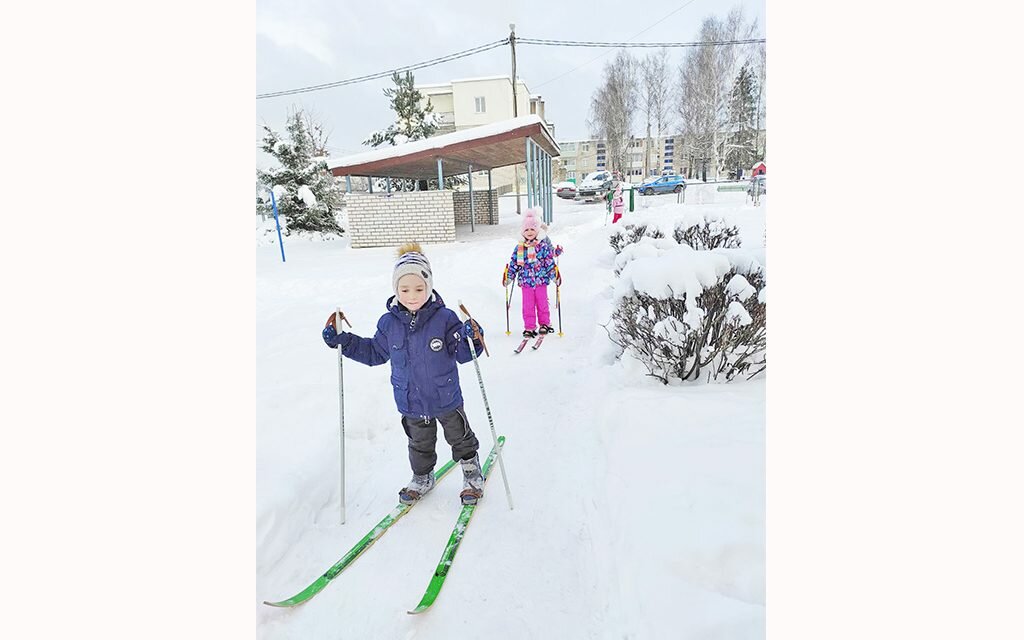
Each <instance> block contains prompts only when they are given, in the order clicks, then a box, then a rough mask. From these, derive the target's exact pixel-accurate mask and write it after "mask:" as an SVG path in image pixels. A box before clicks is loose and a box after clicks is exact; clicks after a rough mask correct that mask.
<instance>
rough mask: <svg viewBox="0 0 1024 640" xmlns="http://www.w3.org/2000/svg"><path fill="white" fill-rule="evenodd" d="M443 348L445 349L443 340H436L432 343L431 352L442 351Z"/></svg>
mask: <svg viewBox="0 0 1024 640" xmlns="http://www.w3.org/2000/svg"><path fill="white" fill-rule="evenodd" d="M442 347H444V342H442V341H441V338H434V339H432V340H431V341H430V350H431V351H440V350H441V348H442Z"/></svg>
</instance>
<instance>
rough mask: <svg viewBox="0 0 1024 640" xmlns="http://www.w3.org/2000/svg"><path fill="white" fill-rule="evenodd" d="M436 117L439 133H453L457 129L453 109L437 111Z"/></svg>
mask: <svg viewBox="0 0 1024 640" xmlns="http://www.w3.org/2000/svg"><path fill="white" fill-rule="evenodd" d="M434 118H435V119H436V121H437V133H435V134H434V135H438V134H442V133H451V132H453V131H455V113H454V112H453V111H435V112H434Z"/></svg>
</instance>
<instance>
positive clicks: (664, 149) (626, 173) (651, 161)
mask: <svg viewBox="0 0 1024 640" xmlns="http://www.w3.org/2000/svg"><path fill="white" fill-rule="evenodd" d="M677 141H679V142H681V141H682V138H681V137H680V136H678V135H667V136H660V137H652V138H651V147H650V149H649V150H648V161H647V176H645V175H644V149H645V146H646V140H645V139H643V138H640V139H635V140H633V141H631V142H630V143H629V147H628V149H627V150H626V168H625V169H624V170H623V176H622V177H623V179H624V180H628V181H629V182H636V183H640V182H643V181H644V179H645V178H646V177H648V176H657V175H661V174H662V173H663V172H664V171H670V172H673V173H678V172H680V171H681V170H682V169H683V166H684V164H685V163H684V162H683V158H682V157H681V156H680V155H678V154H677V153H676V143H677ZM558 146H559V147H560V148H561V149H562V156H561V157H560V158H556V164H555V176H554V179H555V181H558V182H561V181H570V182H578V181H580V180H582V179H583V177H584V176H586V175H587V174H588V173H590V172H592V171H601V170H604V169H607V168H610V162H609V160H608V153H607V150H608V149H607V145H606V144H605V142H604V141H603V140H596V139H590V140H569V141H565V142H559V143H558Z"/></svg>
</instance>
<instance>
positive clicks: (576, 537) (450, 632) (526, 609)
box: [254, 185, 767, 639]
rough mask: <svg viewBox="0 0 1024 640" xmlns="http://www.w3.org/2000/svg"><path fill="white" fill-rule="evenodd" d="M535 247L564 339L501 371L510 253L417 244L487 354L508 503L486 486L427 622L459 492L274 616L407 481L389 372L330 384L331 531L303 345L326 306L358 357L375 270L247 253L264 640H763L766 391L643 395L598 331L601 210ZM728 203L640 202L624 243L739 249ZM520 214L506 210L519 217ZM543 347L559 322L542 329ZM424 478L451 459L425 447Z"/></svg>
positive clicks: (498, 241)
mask: <svg viewBox="0 0 1024 640" xmlns="http://www.w3.org/2000/svg"><path fill="white" fill-rule="evenodd" d="M554 202H555V214H554V215H555V223H554V224H553V225H552V227H551V229H550V231H549V233H550V235H551V236H552V239H553V240H554V241H555V242H556V243H558V244H561V245H563V246H564V247H565V253H564V255H563V256H562V257H561V258H560V261H559V263H560V269H561V271H562V275H563V278H564V282H563V287H562V291H561V294H562V317H561V324H562V329H563V331H564V333H565V335H564V336H563V337H561V338H559V337H557V336H551V337H550V338H549V339H547V340H546V341H545V343H544V346H543V347H541V349H540V350H538V351H536V352H531V351H530V350H526V352H524V353H523V354H520V355H513V354H512V349H513V347H514V346H515V345H516V344H518V342H519V338H518V335H519V333H520V332H521V331H522V319H521V315H520V313H519V292H518V291H517V292H516V294H515V297H514V299H513V304H512V308H511V313H510V316H511V330H512V335H511V336H506V335H505V308H504V303H505V299H504V291H503V289H502V287H501V273H502V269H503V266H504V264H505V262H506V261H507V260H508V257H509V255H510V253H511V251H512V248H513V245H514V243H515V242H516V238H517V237H518V230H519V227H518V225H519V220H520V218H519V217H518V216H517V215H516V213H515V204H514V202H513V201H512V200H511V199H509V198H502V199H501V204H500V213H501V216H500V219H501V224H500V225H498V226H494V227H488V226H483V225H478V226H477V227H476V232H471V231H470V229H469V227H468V226H465V227H462V226H460V227H459V228H458V230H457V235H458V240H457V241H456V242H454V243H449V244H443V245H426V246H425V251H426V254H427V256H428V258H429V259H430V261H431V264H432V267H433V272H434V283H435V287H436V289H437V291H438V292H439V293H440V294H441V295H442V297H443V298H444V299H445V300H446V302H447V304H448V305H449V306H450V307H455V306H456V305H457V303H458V301H459V300H462V301H463V302H464V303H465V304H466V306H467V307H468V308H469V309H470V310H471V311H472V312H473V314H474V316H476V317H477V318H478V320H479V321H480V322H481V324H482V325H483V326H484V329H485V330H486V332H487V335H486V337H487V344H488V347H489V349H490V354H491V355H490V357H489V358H483V359H482V360H481V362H480V365H481V369H482V374H483V379H484V383H485V385H486V388H487V398H488V400H489V403H490V408H491V411H492V414H493V417H494V422H495V426H496V429H497V431H498V433H499V434H503V435H505V436H506V437H507V438H508V441H507V443H506V446H505V449H504V455H505V465H506V468H507V470H508V481H509V485H510V487H511V491H512V496H513V498H514V502H515V509H514V510H512V511H510V510H509V508H508V505H507V503H506V499H505V496H504V495H503V494H504V490H503V487H502V482H501V478H500V477H499V476H498V473H499V472H498V471H497V470H495V476H494V477H493V478H492V479H491V481H490V482H489V483H488V490H487V496H486V498H485V499H484V500H483V501H482V502H481V505H480V507H479V508H478V509H477V510H476V514H475V516H474V518H473V521H472V524H471V526H470V528H469V531H468V532H467V535H466V538H465V540H464V542H463V544H462V546H461V547H460V549H459V552H458V555H457V557H456V559H455V563H454V565H453V567H452V570H451V573H450V574H449V575H448V579H447V582H446V584H445V586H444V589H443V591H442V592H441V595H440V597H439V598H438V600H437V602H436V604H435V605H434V607H433V608H432V609H431V610H430V611H428V612H426V613H425V614H423V615H420V616H408V615H406V614H405V611H406V610H408V609H410V608H412V607H413V606H415V604H416V603H417V602H418V600H419V598H420V596H421V595H422V593H423V590H424V589H425V587H426V585H427V582H428V581H429V579H430V577H431V575H432V572H433V570H434V567H435V565H436V563H437V561H438V559H439V558H440V556H441V552H442V550H443V549H444V546H445V542H446V540H447V538H448V535H449V534H450V532H451V529H452V527H453V526H454V524H455V519H456V517H457V514H458V511H459V499H458V493H459V491H460V489H461V478H460V477H459V476H460V475H461V474H459V473H458V470H457V469H456V471H455V472H453V473H452V474H451V475H450V476H449V477H448V478H446V479H444V480H443V481H441V483H439V484H438V486H437V488H436V489H435V490H434V492H432V493H431V494H429V495H428V496H427V497H426V498H425V499H424V500H423V502H422V503H421V504H419V505H417V506H416V508H415V509H413V510H412V512H411V513H410V514H409V515H408V516H407V517H406V518H404V519H403V520H402V521H401V522H399V523H398V524H397V525H395V526H394V527H393V528H392V529H391V530H390V531H389V532H388V533H386V535H384V537H382V538H381V539H380V540H379V541H378V542H377V543H376V545H375V546H374V547H373V548H371V549H370V550H369V551H368V552H367V553H366V554H365V555H364V556H363V557H361V558H359V559H358V560H357V561H356V562H355V563H354V564H353V565H351V566H350V567H349V568H348V569H347V570H346V571H345V572H344V573H342V574H341V575H340V576H339V577H338V578H336V579H335V580H334V581H333V582H332V583H331V584H330V585H328V587H327V588H326V589H324V591H323V592H321V593H320V594H319V595H317V596H316V597H315V598H313V599H312V600H311V601H309V602H307V603H305V604H304V605H301V606H299V607H297V608H294V609H275V608H271V607H267V606H265V605H263V604H261V601H262V600H264V599H269V600H276V599H282V598H285V597H288V596H291V595H293V594H295V593H297V592H298V591H299V590H301V589H302V588H304V587H305V586H307V585H308V584H309V583H310V582H312V581H313V580H314V579H315V578H317V577H318V576H319V575H321V574H322V573H323V572H324V570H326V569H327V568H328V567H330V566H331V565H332V564H334V563H335V562H336V561H337V560H338V559H339V558H340V557H341V556H342V555H343V554H344V553H345V551H347V550H348V549H349V548H350V547H351V546H352V545H353V544H354V543H355V542H356V541H358V540H359V539H360V538H362V537H363V535H365V534H366V533H367V531H369V530H370V528H371V527H372V526H373V525H374V524H376V523H377V521H378V520H380V519H381V518H382V517H383V516H384V515H385V514H386V513H387V512H388V511H390V510H391V509H392V508H393V507H394V506H395V504H396V503H397V491H398V489H399V488H400V487H401V486H402V485H403V484H404V483H405V482H406V481H407V480H408V479H409V475H410V470H409V466H408V459H407V454H406V440H405V434H404V433H403V431H402V427H401V424H400V423H399V419H398V414H397V412H396V410H395V407H394V402H393V400H392V394H391V389H390V383H389V369H390V368H389V367H388V366H387V365H385V366H381V367H373V368H370V367H366V366H363V365H361V364H358V363H356V362H353V361H351V360H346V361H345V364H344V373H345V406H346V423H345V426H346V433H347V439H346V467H347V474H346V477H347V491H346V494H347V496H346V501H347V522H346V524H344V525H340V524H339V486H338V484H339V482H338V474H339V470H338V466H339V463H338V457H339V455H338V453H339V452H338V431H339V425H338V377H337V359H336V355H335V353H336V352H335V351H333V350H330V349H327V348H326V347H325V346H324V344H323V342H322V340H321V338H320V330H321V329H322V328H323V324H324V321H325V320H326V317H327V316H328V314H329V313H330V312H331V311H332V310H333V309H334V308H335V307H336V306H339V305H340V306H341V307H342V308H343V309H344V310H345V312H346V315H347V316H348V317H349V319H350V320H351V321H352V323H353V325H354V329H353V331H355V332H356V333H358V334H360V335H372V333H373V330H374V327H375V325H376V321H377V319H378V318H379V317H380V315H381V314H382V313H383V312H384V310H385V309H384V302H385V300H386V299H387V297H388V296H389V295H390V293H391V292H390V288H391V269H392V264H393V262H394V258H395V256H394V248H380V249H351V248H349V246H348V240H347V239H345V238H343V239H341V240H335V241H331V242H311V241H308V240H299V239H289V238H285V252H286V256H287V262H286V263H282V262H281V255H280V250H279V248H278V246H277V245H276V235H275V236H273V238H272V240H273V241H272V242H268V241H266V240H263V241H260V240H259V238H261V237H264V236H263V234H262V233H261V232H259V231H258V232H257V237H258V243H257V244H258V245H259V246H257V248H256V275H257V279H256V282H257V287H256V289H257V294H256V318H257V321H256V322H257V327H256V335H257V338H256V345H255V346H256V364H257V370H256V374H257V383H256V384H257V386H256V390H255V391H256V416H257V423H256V451H257V466H256V484H257V505H256V591H257V593H256V594H255V601H254V606H255V608H256V615H257V616H258V629H259V631H260V637H262V638H274V639H278V638H302V639H308V638H327V637H339V636H344V637H352V638H413V637H419V638H440V637H467V636H466V633H467V632H470V635H469V636H468V637H475V636H474V634H473V632H472V631H471V630H472V629H476V630H478V631H479V635H480V637H483V636H486V637H491V638H516V639H518V638H662V637H673V638H677V637H679V638H729V639H738V638H762V637H763V636H764V630H765V551H764V544H765V533H764V524H765V482H764V476H765V447H764V423H765V414H764V411H765V381H764V379H763V378H762V379H760V380H757V381H753V382H734V383H730V384H711V385H706V384H701V385H669V386H664V385H662V384H661V383H660V382H659V381H657V380H655V379H654V378H651V377H649V376H646V375H645V373H646V370H645V369H644V367H643V366H642V365H641V364H640V363H639V362H636V361H634V360H632V359H630V358H628V357H627V358H624V359H622V360H616V359H615V355H616V353H617V348H616V347H615V346H614V345H613V344H612V343H611V342H610V341H609V340H608V337H607V334H606V331H605V329H604V328H603V327H602V325H603V324H607V323H608V322H609V315H610V312H611V309H612V288H613V284H614V279H615V277H614V275H613V273H612V268H613V262H614V254H613V251H612V249H611V248H610V247H609V245H608V235H609V233H610V232H611V230H612V229H613V227H612V225H611V224H610V221H609V223H608V224H607V225H606V224H605V209H604V206H603V205H602V204H601V203H596V204H580V203H576V202H573V201H565V200H560V199H558V198H555V199H554ZM766 202H767V197H763V198H762V200H761V206H759V207H753V206H750V205H749V204H748V202H747V200H746V197H745V194H744V193H743V192H718V191H717V189H715V188H714V187H713V186H712V185H694V188H693V189H692V190H688V193H687V200H686V203H685V204H676V196H675V195H674V194H668V195H663V196H652V197H649V198H638V206H637V210H636V213H633V214H630V213H627V214H626V218H625V222H633V221H639V220H643V219H649V220H651V221H665V220H669V219H674V218H680V217H682V216H683V215H685V213H686V212H693V211H700V212H703V213H708V214H724V215H727V216H729V217H731V218H732V219H733V220H735V221H736V223H737V224H738V225H740V229H741V239H742V242H743V246H744V247H752V248H753V247H761V246H762V244H763V242H764V238H765V235H764V213H765V210H766ZM524 206H525V205H524ZM553 298H554V296H553V295H552V311H553V324H555V325H556V328H557V326H558V325H557V322H558V318H557V315H555V314H554V299H553ZM460 373H461V380H462V388H463V395H464V396H465V399H466V410H467V413H468V415H469V418H470V421H471V423H472V425H473V428H474V430H475V431H476V433H477V435H478V436H479V437H480V440H481V444H482V448H483V449H489V448H490V445H491V442H492V439H491V433H490V429H489V426H488V421H487V416H486V413H485V410H484V406H483V401H482V399H481V394H480V391H479V388H478V385H477V379H476V375H475V372H474V369H473V365H472V364H467V365H463V366H462V367H461V369H460ZM438 441H439V446H438V454H439V459H440V460H442V461H443V460H445V459H447V458H446V456H448V455H450V450H449V449H448V447H447V445H446V444H445V443H444V440H443V438H442V437H440V436H439V438H438Z"/></svg>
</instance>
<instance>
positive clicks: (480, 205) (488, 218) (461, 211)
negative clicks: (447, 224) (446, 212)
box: [454, 185, 498, 224]
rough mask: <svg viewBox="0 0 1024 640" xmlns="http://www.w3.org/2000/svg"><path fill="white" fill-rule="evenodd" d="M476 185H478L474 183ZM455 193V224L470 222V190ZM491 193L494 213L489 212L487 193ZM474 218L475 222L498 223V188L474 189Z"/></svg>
mask: <svg viewBox="0 0 1024 640" xmlns="http://www.w3.org/2000/svg"><path fill="white" fill-rule="evenodd" d="M473 186H474V187H475V186H476V185H473ZM454 193H455V198H454V200H455V224H469V191H456V192H454ZM488 193H490V196H491V206H492V207H493V208H494V215H493V216H492V215H489V214H488V209H487V195H488ZM473 220H474V221H475V224H498V190H497V189H493V190H491V191H490V192H488V191H487V189H480V190H479V191H477V190H476V189H473Z"/></svg>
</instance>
